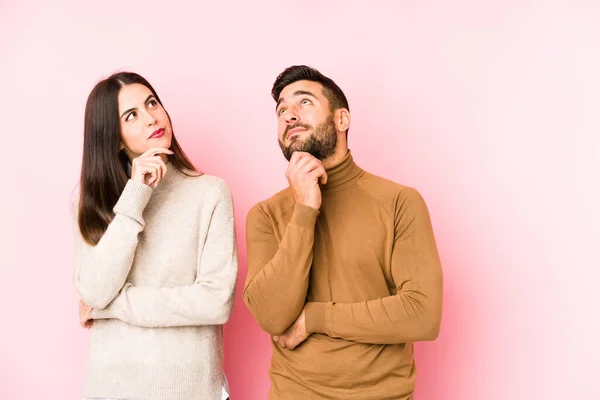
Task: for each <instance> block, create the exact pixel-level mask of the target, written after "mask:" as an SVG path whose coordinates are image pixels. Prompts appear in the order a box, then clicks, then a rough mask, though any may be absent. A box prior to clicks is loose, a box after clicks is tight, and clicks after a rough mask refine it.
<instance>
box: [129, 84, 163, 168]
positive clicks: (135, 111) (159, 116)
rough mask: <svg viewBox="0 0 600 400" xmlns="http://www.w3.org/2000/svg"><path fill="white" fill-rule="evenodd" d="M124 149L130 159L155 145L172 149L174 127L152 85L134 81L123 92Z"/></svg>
mask: <svg viewBox="0 0 600 400" xmlns="http://www.w3.org/2000/svg"><path fill="white" fill-rule="evenodd" d="M119 122H120V124H121V145H120V149H121V150H125V153H126V154H127V156H128V157H129V159H130V160H132V159H134V158H136V157H138V156H140V155H141V154H142V153H144V152H145V151H147V150H149V149H151V148H153V147H163V148H166V149H168V148H169V147H170V146H171V138H172V137H173V129H172V128H171V122H170V121H169V117H168V116H167V112H166V111H165V109H164V108H163V107H162V105H161V104H160V103H159V102H158V100H156V97H154V95H153V94H152V92H151V91H150V89H148V88H147V87H146V86H144V85H141V84H139V83H132V84H130V85H126V86H124V87H123V88H121V91H120V92H119Z"/></svg>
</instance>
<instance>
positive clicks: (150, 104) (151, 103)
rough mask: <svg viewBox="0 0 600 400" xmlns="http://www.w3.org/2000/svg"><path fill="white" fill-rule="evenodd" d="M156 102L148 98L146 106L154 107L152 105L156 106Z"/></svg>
mask: <svg viewBox="0 0 600 400" xmlns="http://www.w3.org/2000/svg"><path fill="white" fill-rule="evenodd" d="M156 103H157V102H156V100H150V101H149V102H148V107H150V108H154V107H156Z"/></svg>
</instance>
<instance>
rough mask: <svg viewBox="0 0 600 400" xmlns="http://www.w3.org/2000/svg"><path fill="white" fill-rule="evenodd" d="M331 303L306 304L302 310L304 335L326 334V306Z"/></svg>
mask: <svg viewBox="0 0 600 400" xmlns="http://www.w3.org/2000/svg"><path fill="white" fill-rule="evenodd" d="M329 304H331V303H317V302H309V303H306V306H305V308H304V319H305V322H306V333H308V334H310V333H323V334H325V335H328V334H329V333H328V332H327V321H326V319H327V306H328V305H329Z"/></svg>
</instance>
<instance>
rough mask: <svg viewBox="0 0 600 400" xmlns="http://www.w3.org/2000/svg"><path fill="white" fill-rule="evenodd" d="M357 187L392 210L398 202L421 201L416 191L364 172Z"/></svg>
mask: <svg viewBox="0 0 600 400" xmlns="http://www.w3.org/2000/svg"><path fill="white" fill-rule="evenodd" d="M357 186H358V187H359V188H360V189H361V190H363V191H364V192H365V193H366V194H367V195H368V196H370V197H371V198H373V200H375V201H377V202H378V203H380V204H381V205H382V206H384V207H385V208H388V209H389V210H393V209H394V208H395V205H396V204H397V203H398V201H399V200H401V201H404V200H409V201H410V200H415V201H422V197H421V194H420V193H419V192H418V190H417V189H415V188H414V187H411V186H407V185H404V184H401V183H398V182H394V181H392V180H390V179H387V178H383V177H381V176H378V175H375V174H372V173H370V172H367V171H365V173H364V174H363V176H362V177H361V178H360V179H359V180H358V182H357Z"/></svg>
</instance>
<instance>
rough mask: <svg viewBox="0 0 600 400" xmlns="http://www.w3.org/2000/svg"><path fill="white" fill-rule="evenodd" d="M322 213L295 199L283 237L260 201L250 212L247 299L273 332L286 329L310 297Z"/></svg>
mask: <svg viewBox="0 0 600 400" xmlns="http://www.w3.org/2000/svg"><path fill="white" fill-rule="evenodd" d="M318 215H319V211H318V210H316V209H314V208H312V207H308V206H305V205H302V204H295V206H294V209H293V213H292V216H291V220H290V222H289V223H288V225H287V227H286V229H285V231H284V234H283V236H282V238H281V240H280V241H279V240H278V239H277V238H276V236H275V234H274V229H273V228H274V227H273V222H272V221H271V220H270V219H269V218H268V216H267V215H266V214H265V212H264V211H263V210H262V209H261V208H260V206H255V207H254V208H252V209H251V210H250V212H249V214H248V218H247V223H246V243H247V247H248V275H247V277H246V285H245V288H244V302H245V303H246V305H247V306H248V309H249V310H250V312H251V313H252V315H254V318H256V320H257V321H258V323H259V325H260V326H261V327H262V328H263V329H264V330H265V331H267V332H269V333H270V334H272V335H280V334H282V333H283V332H284V331H285V330H286V329H287V328H288V327H289V326H290V325H291V324H292V323H293V322H294V321H295V320H296V318H297V317H298V315H299V314H300V312H301V311H302V308H303V307H304V303H305V302H306V293H307V290H308V283H309V277H310V268H311V265H312V260H313V243H314V234H315V223H316V220H317V216H318Z"/></svg>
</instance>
